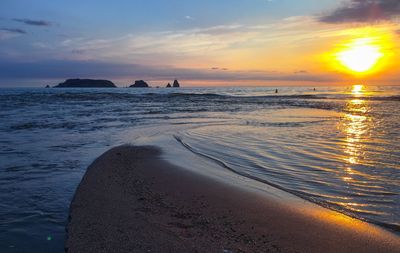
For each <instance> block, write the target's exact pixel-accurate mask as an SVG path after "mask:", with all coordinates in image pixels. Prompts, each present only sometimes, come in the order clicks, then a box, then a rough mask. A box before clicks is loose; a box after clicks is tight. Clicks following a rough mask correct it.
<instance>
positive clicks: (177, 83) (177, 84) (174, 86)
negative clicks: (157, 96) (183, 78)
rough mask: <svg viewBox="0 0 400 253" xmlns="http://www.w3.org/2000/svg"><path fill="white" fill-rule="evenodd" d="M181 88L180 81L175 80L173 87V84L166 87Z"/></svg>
mask: <svg viewBox="0 0 400 253" xmlns="http://www.w3.org/2000/svg"><path fill="white" fill-rule="evenodd" d="M172 87H173V88H179V87H180V84H179V82H178V80H176V79H175V80H174V83H173V84H172V86H171V84H170V83H168V84H167V86H166V88H172Z"/></svg>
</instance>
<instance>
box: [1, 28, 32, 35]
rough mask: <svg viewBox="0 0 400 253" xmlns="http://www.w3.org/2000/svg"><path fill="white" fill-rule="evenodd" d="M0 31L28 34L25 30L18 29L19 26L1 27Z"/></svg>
mask: <svg viewBox="0 0 400 253" xmlns="http://www.w3.org/2000/svg"><path fill="white" fill-rule="evenodd" d="M0 31H4V32H9V33H19V34H26V31H25V30H22V29H18V28H1V29H0Z"/></svg>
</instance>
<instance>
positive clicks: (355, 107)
mask: <svg viewBox="0 0 400 253" xmlns="http://www.w3.org/2000/svg"><path fill="white" fill-rule="evenodd" d="M352 94H353V95H355V97H357V98H353V99H351V100H349V101H348V103H347V104H346V108H345V111H346V114H345V115H344V117H343V122H342V124H341V126H342V129H341V131H342V132H343V134H344V135H345V139H344V141H345V145H344V149H343V151H344V154H345V156H344V157H343V160H344V161H345V162H346V164H347V167H346V169H345V170H344V175H343V176H342V180H343V181H345V182H352V181H353V180H354V178H353V176H354V174H357V173H356V169H355V168H354V167H355V166H357V165H362V164H363V158H364V155H365V144H364V143H365V142H366V141H367V140H368V138H369V132H370V130H371V128H372V125H371V124H372V120H371V117H370V116H369V114H368V111H369V105H368V101H366V100H364V99H360V98H359V96H361V95H363V94H364V86H363V85H354V86H353V87H352Z"/></svg>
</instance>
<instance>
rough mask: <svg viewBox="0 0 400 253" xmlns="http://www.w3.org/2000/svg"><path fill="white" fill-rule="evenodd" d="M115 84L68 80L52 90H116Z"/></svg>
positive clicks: (106, 81) (105, 81) (104, 81)
mask: <svg viewBox="0 0 400 253" xmlns="http://www.w3.org/2000/svg"><path fill="white" fill-rule="evenodd" d="M116 87H117V86H115V84H114V83H113V82H111V81H108V80H93V79H68V80H66V81H65V82H63V83H60V84H58V85H56V86H54V88H116Z"/></svg>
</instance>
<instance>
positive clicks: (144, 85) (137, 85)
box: [129, 80, 150, 88]
mask: <svg viewBox="0 0 400 253" xmlns="http://www.w3.org/2000/svg"><path fill="white" fill-rule="evenodd" d="M149 87H150V86H149V85H148V84H147V83H146V82H145V81H143V80H137V81H135V83H134V84H132V85H131V86H129V88H149Z"/></svg>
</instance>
